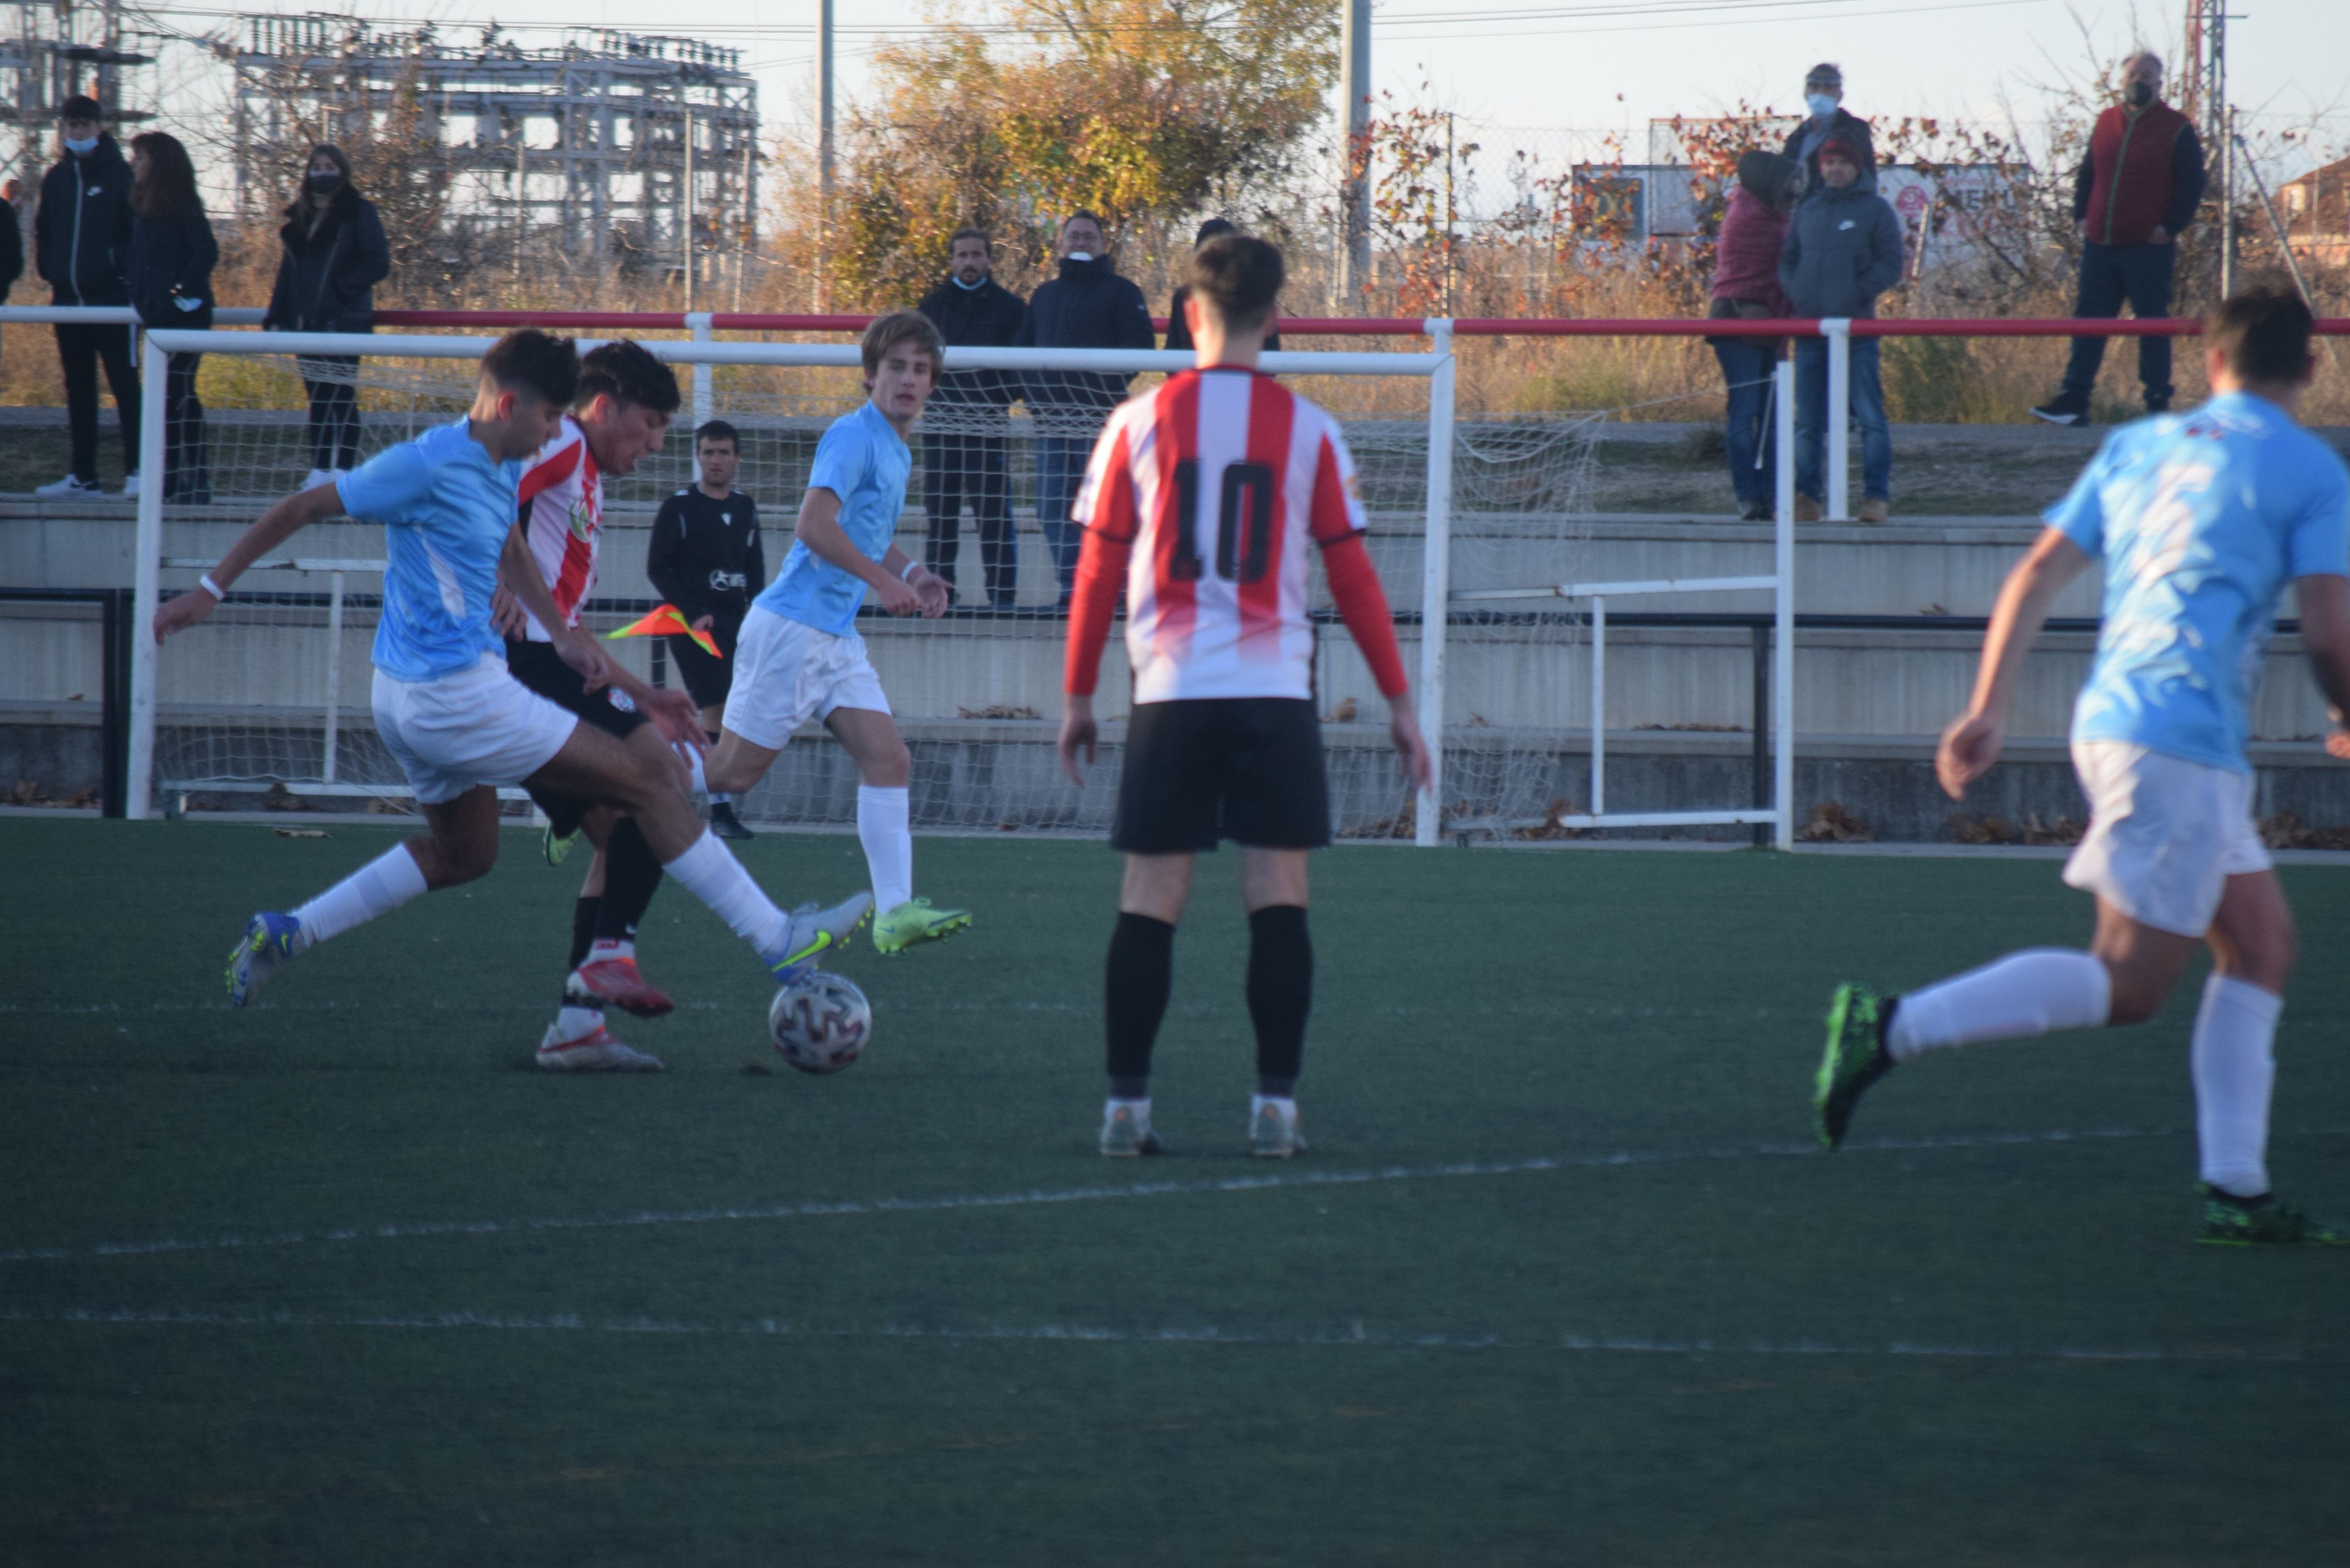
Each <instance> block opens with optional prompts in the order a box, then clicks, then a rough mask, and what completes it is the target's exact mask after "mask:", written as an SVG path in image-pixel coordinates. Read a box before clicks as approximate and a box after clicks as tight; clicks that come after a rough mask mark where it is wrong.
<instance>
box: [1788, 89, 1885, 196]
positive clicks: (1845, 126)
mask: <svg viewBox="0 0 2350 1568" xmlns="http://www.w3.org/2000/svg"><path fill="white" fill-rule="evenodd" d="M1830 140H1837V141H1841V142H1843V143H1845V144H1846V146H1848V147H1852V148H1855V149H1857V150H1858V154H1859V161H1860V188H1861V189H1862V190H1864V191H1874V190H1876V189H1877V142H1876V140H1875V139H1874V137H1873V136H1872V135H1871V134H1870V131H1869V128H1868V121H1866V120H1865V119H1861V118H1860V117H1859V116H1858V115H1856V114H1853V113H1850V112H1848V111H1847V110H1846V109H1845V107H1844V71H1843V70H1842V69H1841V68H1840V67H1837V66H1836V65H1835V63H1834V62H1832V61H1828V60H1822V61H1821V62H1820V63H1819V64H1818V65H1816V66H1814V67H1812V68H1811V69H1810V70H1809V71H1808V72H1806V73H1805V74H1804V120H1803V123H1802V124H1800V125H1798V126H1796V127H1795V129H1794V130H1793V131H1792V132H1790V133H1789V134H1788V137H1787V145H1786V146H1785V147H1783V148H1782V149H1780V151H1781V152H1782V153H1783V155H1784V156H1786V157H1789V158H1792V159H1794V161H1796V162H1798V163H1801V164H1802V165H1803V166H1804V195H1805V196H1807V197H1808V196H1813V195H1816V194H1817V193H1818V192H1819V190H1820V187H1821V181H1820V149H1821V148H1823V147H1825V146H1826V145H1827V144H1828V142H1829V141H1830Z"/></svg>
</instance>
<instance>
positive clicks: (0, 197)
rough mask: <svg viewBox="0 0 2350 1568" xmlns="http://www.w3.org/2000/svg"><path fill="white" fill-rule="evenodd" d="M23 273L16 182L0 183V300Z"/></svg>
mask: <svg viewBox="0 0 2350 1568" xmlns="http://www.w3.org/2000/svg"><path fill="white" fill-rule="evenodd" d="M24 275H25V233H24V231H23V230H22V229H19V228H18V227H17V226H16V182H15V181H14V180H11V181H9V182H7V183H6V184H5V185H0V300H5V299H6V298H7V297H8V291H9V290H10V289H12V288H14V287H16V280H17V279H18V278H20V277H22V276H24Z"/></svg>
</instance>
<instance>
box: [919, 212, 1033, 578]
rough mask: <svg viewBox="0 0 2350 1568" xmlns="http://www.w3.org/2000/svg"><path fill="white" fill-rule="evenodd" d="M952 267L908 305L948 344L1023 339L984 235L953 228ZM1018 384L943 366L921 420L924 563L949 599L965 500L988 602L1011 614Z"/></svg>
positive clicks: (1016, 303)
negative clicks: (927, 529) (926, 523)
mask: <svg viewBox="0 0 2350 1568" xmlns="http://www.w3.org/2000/svg"><path fill="white" fill-rule="evenodd" d="M947 264H948V266H949V268H950V270H949V271H948V273H947V275H946V278H945V279H944V281H942V282H941V284H940V285H939V286H938V287H936V288H934V289H932V290H931V292H930V293H928V294H926V295H924V296H922V302H921V304H920V305H919V306H915V308H916V309H917V310H919V311H920V312H921V313H922V314H923V315H924V316H926V317H930V320H931V326H933V327H937V328H938V329H939V336H940V337H941V338H943V339H944V340H945V342H946V344H947V347H949V348H1006V347H1008V346H1009V345H1010V344H1011V343H1012V341H1013V339H1014V338H1016V337H1019V336H1020V322H1021V319H1022V317H1024V316H1025V315H1026V314H1027V310H1028V305H1027V302H1026V301H1025V300H1024V299H1022V298H1021V297H1020V296H1018V295H1016V294H1014V293H1013V292H1012V291H1011V290H1010V289H1008V288H1006V287H1004V286H1003V285H1002V284H1000V283H998V282H996V281H995V245H994V242H993V240H992V239H991V238H990V237H989V235H988V233H987V231H986V230H985V229H973V228H963V229H957V230H956V231H955V232H954V235H953V237H952V238H951V239H950V240H949V241H948V242H947ZM1019 390H1020V378H1019V377H1017V376H1014V375H1011V374H1008V373H1007V372H1005V371H1003V370H950V371H948V372H947V373H946V374H945V375H943V376H941V377H940V378H939V388H938V390H937V391H935V392H932V393H931V400H930V403H929V406H928V407H927V409H926V410H925V411H924V412H923V415H922V509H923V510H924V511H925V512H927V513H928V514H930V519H931V536H930V541H929V544H928V545H927V546H926V547H925V549H924V550H923V552H922V565H923V566H927V567H929V568H930V569H931V571H932V572H934V573H936V574H937V575H938V576H939V577H940V579H941V581H943V582H944V583H945V584H946V586H947V591H948V593H949V594H950V595H951V594H952V593H953V591H954V586H955V556H956V554H957V553H958V552H959V550H960V549H961V547H962V504H963V498H964V497H965V496H969V497H970V498H971V510H972V516H973V517H974V518H975V519H976V520H977V521H978V524H979V564H980V569H981V571H982V572H983V574H984V575H985V576H986V579H987V603H988V604H989V605H990V606H992V607H994V608H996V609H1010V608H1011V607H1012V601H1013V597H1014V587H1016V586H1017V584H1018V581H1019V578H1018V566H1019V556H1017V555H1016V554H1015V553H1014V552H1015V550H1016V549H1017V545H1016V543H1015V540H1014V535H1013V529H1012V481H1011V451H1012V432H1011V430H1010V428H1009V425H1008V424H1007V422H1006V419H1005V414H1006V411H1007V410H1009V409H1010V408H1011V407H1012V400H1013V399H1014V397H1016V396H1018V395H1019Z"/></svg>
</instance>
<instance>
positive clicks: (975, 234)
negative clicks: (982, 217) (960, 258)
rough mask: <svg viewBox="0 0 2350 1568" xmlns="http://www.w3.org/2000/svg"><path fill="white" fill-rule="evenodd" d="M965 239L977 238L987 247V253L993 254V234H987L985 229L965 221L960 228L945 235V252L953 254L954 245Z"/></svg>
mask: <svg viewBox="0 0 2350 1568" xmlns="http://www.w3.org/2000/svg"><path fill="white" fill-rule="evenodd" d="M965 240H977V241H978V242H979V243H980V244H983V245H985V246H986V247H987V254H989V255H993V254H995V236H994V235H993V234H989V233H988V232H987V231H986V230H985V229H983V228H980V227H979V226H978V225H976V224H973V223H965V224H964V225H963V226H962V228H960V229H957V230H956V231H955V232H954V233H953V234H949V235H948V236H947V254H950V255H951V254H954V248H955V246H957V245H959V244H962V243H963V241H965Z"/></svg>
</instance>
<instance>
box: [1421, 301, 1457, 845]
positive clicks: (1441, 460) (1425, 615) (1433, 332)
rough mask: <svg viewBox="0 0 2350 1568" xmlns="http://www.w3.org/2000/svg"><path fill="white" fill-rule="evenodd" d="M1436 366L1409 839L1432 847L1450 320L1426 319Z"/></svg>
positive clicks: (1445, 576) (1437, 802) (1445, 567)
mask: <svg viewBox="0 0 2350 1568" xmlns="http://www.w3.org/2000/svg"><path fill="white" fill-rule="evenodd" d="M1427 327H1428V336H1429V338H1430V348H1433V349H1434V350H1435V353H1436V369H1434V370H1433V371H1431V372H1430V375H1429V379H1428V525H1427V530H1426V533H1425V535H1424V536H1423V538H1424V543H1423V544H1422V546H1421V555H1420V564H1419V727H1420V730H1421V732H1423V733H1424V734H1425V735H1426V736H1427V738H1428V757H1429V773H1428V784H1429V787H1428V788H1426V789H1424V790H1422V791H1420V793H1419V805H1418V810H1417V811H1416V812H1415V814H1414V815H1413V818H1412V822H1413V833H1412V838H1413V841H1414V842H1415V843H1418V844H1421V845H1433V844H1434V843H1436V842H1437V839H1438V836H1439V834H1440V832H1441V830H1442V827H1443V823H1442V821H1441V818H1442V816H1443V813H1444V807H1443V805H1442V802H1443V800H1444V640H1445V631H1446V627H1447V623H1448V621H1449V620H1450V619H1451V616H1450V613H1449V606H1450V604H1451V597H1452V323H1451V322H1450V321H1447V320H1441V319H1431V320H1430V321H1429V322H1428V323H1427Z"/></svg>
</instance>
